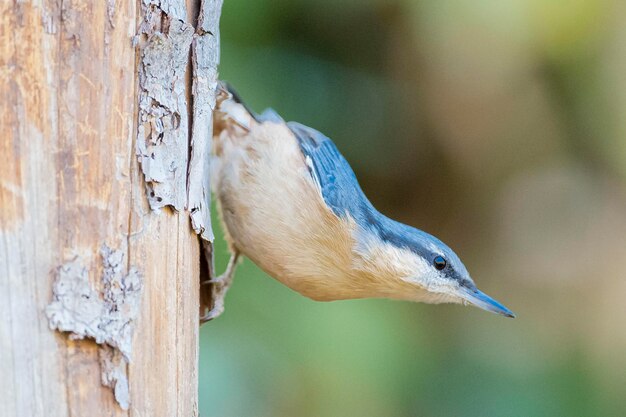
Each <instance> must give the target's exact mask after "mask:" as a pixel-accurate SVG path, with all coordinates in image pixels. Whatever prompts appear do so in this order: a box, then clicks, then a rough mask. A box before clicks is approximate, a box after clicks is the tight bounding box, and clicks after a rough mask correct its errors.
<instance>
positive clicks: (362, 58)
mask: <svg viewBox="0 0 626 417" xmlns="http://www.w3.org/2000/svg"><path fill="white" fill-rule="evenodd" d="M625 16H626V3H625V2H623V1H617V0H616V1H610V0H588V1H585V0H570V1H565V0H545V1H542V0H491V1H487V0H476V1H450V0H428V1H427V0H421V1H418V0H415V1H411V0H255V1H249V0H226V1H225V3H224V8H223V15H222V24H221V28H222V63H221V66H220V73H221V78H223V79H226V80H228V81H230V82H231V83H232V84H234V85H235V86H236V87H237V89H238V90H239V92H240V94H241V95H242V96H243V97H244V98H245V99H246V100H247V101H248V103H249V104H250V105H251V107H252V108H254V109H256V110H258V111H260V110H262V109H264V108H265V107H273V108H274V109H276V110H277V111H278V112H279V113H280V114H281V115H283V116H284V117H285V118H286V119H287V120H298V121H300V122H302V123H305V124H308V125H311V126H313V127H316V128H317V129H319V130H321V131H322V132H324V133H326V134H327V135H328V136H330V137H331V138H333V139H334V140H335V142H336V143H337V145H338V147H339V149H340V150H341V151H342V152H343V153H344V155H345V156H346V158H347V159H348V160H349V161H350V162H351V164H352V166H353V168H354V169H355V171H356V173H357V176H358V177H359V179H360V182H361V184H362V187H363V189H364V190H365V192H366V194H367V195H368V196H369V197H370V199H371V200H372V202H373V203H374V204H375V205H376V206H377V207H378V208H379V209H380V211H382V212H383V213H385V214H387V215H389V216H390V217H393V218H396V219H398V220H401V221H403V222H406V223H409V224H411V225H414V226H417V227H419V228H422V229H424V230H426V231H428V232H430V233H433V234H435V235H437V236H438V237H440V238H441V239H442V240H444V241H445V242H447V243H448V244H449V245H450V246H451V247H452V248H453V249H455V250H456V252H457V253H459V255H460V256H461V258H462V259H463V260H464V261H465V264H466V266H467V267H468V269H469V271H470V272H471V273H472V275H473V277H474V279H475V281H476V282H477V283H478V284H479V286H480V287H481V288H482V289H483V290H484V291H485V292H487V293H488V294H490V295H493V296H494V297H496V298H497V299H499V300H501V301H502V302H504V303H505V304H506V305H507V306H508V307H510V308H511V309H512V310H514V311H515V312H516V313H517V314H518V318H517V319H515V320H510V319H505V318H502V317H498V316H495V315H491V314H488V313H486V312H482V311H479V310H477V309H473V308H470V307H462V306H458V305H440V306H428V305H419V304H411V303H403V302H394V301H388V300H361V301H342V302H334V303H316V302H313V301H310V300H308V299H306V298H304V297H302V296H300V295H298V294H296V293H294V292H292V291H291V290H289V289H287V288H285V287H283V286H281V285H280V284H278V283H277V282H275V281H274V280H273V279H271V278H269V277H267V276H266V275H265V274H264V273H263V272H261V271H260V270H259V269H258V268H257V267H256V266H254V265H253V264H251V263H250V262H249V261H246V262H244V264H243V266H242V267H241V268H240V269H239V271H238V274H237V277H236V279H235V283H234V285H233V287H232V289H231V291H230V293H229V294H228V298H227V310H226V313H225V314H224V315H223V316H222V317H221V318H219V319H218V320H216V321H214V322H212V323H210V324H207V325H205V326H203V327H202V331H201V332H202V339H201V357H200V410H201V413H202V415H203V416H205V417H208V416H217V417H249V416H250V417H282V416H285V417H295V416H298V417H327V416H330V417H343V416H346V417H348V416H350V417H355V416H359V417H369V416H372V417H374V416H376V417H381V416H477V417H478V416H480V417H483V416H550V417H554V416H568V417H572V416H624V415H626V301H625V300H624V298H625V295H626V279H625V278H626V276H625V274H626V191H625V187H624V186H625V180H626V19H625V18H624V17H625ZM217 232H218V267H219V269H220V270H221V269H222V268H223V267H224V265H225V263H226V260H227V254H226V250H225V245H224V244H223V242H221V241H219V239H221V231H219V230H218V231H217Z"/></svg>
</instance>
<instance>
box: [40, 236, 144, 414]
mask: <svg viewBox="0 0 626 417" xmlns="http://www.w3.org/2000/svg"><path fill="white" fill-rule="evenodd" d="M101 255H102V266H103V273H102V277H101V279H100V283H101V286H102V292H100V291H97V290H96V289H94V288H93V287H92V286H91V284H90V282H89V274H88V271H87V269H86V268H85V267H83V266H82V265H81V264H80V263H79V262H78V261H77V260H73V261H71V262H68V263H66V264H64V265H62V266H61V267H60V268H59V269H58V271H57V277H56V280H55V282H54V286H53V288H52V292H53V301H52V302H51V303H50V304H49V305H48V307H47V308H46V315H47V317H48V323H49V325H50V328H51V329H52V330H55V329H56V330H59V331H61V332H69V337H70V339H84V338H90V339H93V340H94V341H95V342H96V343H98V344H100V345H103V346H101V347H100V357H101V371H102V376H101V378H102V382H103V384H104V385H106V386H109V387H112V388H114V393H115V398H116V400H117V401H118V403H119V404H120V406H121V407H122V408H124V409H128V405H129V395H128V378H127V375H126V367H127V364H128V362H130V360H131V354H132V335H133V329H134V321H135V319H136V318H137V316H138V315H139V304H140V301H141V293H142V277H141V274H139V272H138V271H137V270H136V269H135V268H130V270H129V271H128V273H124V270H125V263H124V253H123V252H122V251H120V250H113V249H111V248H109V247H108V246H106V245H105V246H103V247H102V249H101Z"/></svg>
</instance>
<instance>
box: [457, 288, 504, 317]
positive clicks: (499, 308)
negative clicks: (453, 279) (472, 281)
mask: <svg viewBox="0 0 626 417" xmlns="http://www.w3.org/2000/svg"><path fill="white" fill-rule="evenodd" d="M459 296H460V297H461V298H462V299H464V300H465V301H467V302H468V303H470V304H472V305H474V306H476V307H478V308H482V309H483V310H487V311H489V312H491V313H496V314H500V315H502V316H505V317H511V318H515V314H514V313H513V312H512V311H511V310H509V309H508V308H506V307H505V306H503V305H502V304H500V303H499V302H498V301H496V300H494V299H493V298H491V297H489V296H488V295H487V294H485V293H484V292H482V291H481V290H479V289H478V288H467V287H460V288H459Z"/></svg>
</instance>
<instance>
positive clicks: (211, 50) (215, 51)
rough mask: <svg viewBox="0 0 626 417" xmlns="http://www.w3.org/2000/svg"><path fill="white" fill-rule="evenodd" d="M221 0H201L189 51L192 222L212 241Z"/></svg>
mask: <svg viewBox="0 0 626 417" xmlns="http://www.w3.org/2000/svg"><path fill="white" fill-rule="evenodd" d="M221 10H222V0H203V1H202V4H201V6H200V15H199V17H198V28H197V29H196V35H195V37H194V40H193V43H192V46H191V51H192V55H191V57H192V64H193V87H192V88H193V90H192V91H193V98H194V100H193V127H192V134H191V162H190V165H189V203H188V208H189V211H190V215H191V223H192V226H193V228H194V230H195V231H196V233H198V234H200V237H201V238H202V239H204V240H206V241H208V242H213V239H214V236H213V231H212V230H213V229H212V227H211V212H210V210H211V188H210V178H209V175H210V172H209V161H210V160H209V155H210V153H211V141H212V138H213V110H214V109H215V91H216V88H217V66H218V65H219V61H220V54H219V50H220V36H219V20H220V13H221Z"/></svg>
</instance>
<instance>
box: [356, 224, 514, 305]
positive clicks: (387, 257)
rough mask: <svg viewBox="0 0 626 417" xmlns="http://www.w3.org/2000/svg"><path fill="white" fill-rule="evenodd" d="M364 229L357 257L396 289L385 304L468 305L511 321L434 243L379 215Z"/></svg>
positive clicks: (443, 246) (456, 261) (439, 243)
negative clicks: (392, 301) (406, 301)
mask: <svg viewBox="0 0 626 417" xmlns="http://www.w3.org/2000/svg"><path fill="white" fill-rule="evenodd" d="M377 217H378V216H377ZM368 223H369V227H367V228H366V230H365V233H360V237H359V238H358V241H359V243H358V247H359V249H358V252H360V253H361V255H362V256H363V257H362V259H364V260H365V261H364V263H365V264H366V265H369V269H374V270H378V271H377V272H375V273H380V274H381V275H380V276H383V277H387V278H388V280H389V281H395V280H397V281H398V282H399V283H400V285H398V287H397V288H395V286H394V285H393V284H392V285H391V286H390V288H392V290H391V291H390V293H389V294H388V296H390V297H391V298H404V299H412V300H415V301H421V302H426V303H433V304H436V303H460V304H470V305H473V306H475V307H478V308H481V309H483V310H487V311H489V312H492V313H496V314H500V315H503V316H506V317H515V314H513V312H512V311H510V310H509V309H508V308H506V307H505V306H504V305H502V304H501V303H500V302H498V301H496V300H495V299H493V298H491V297H490V296H488V295H487V294H485V293H483V292H482V291H480V290H479V289H478V288H477V287H476V285H475V284H474V281H473V280H472V278H471V277H470V274H469V273H468V272H467V269H466V268H465V265H463V262H461V260H460V259H459V257H458V256H457V255H456V253H454V251H453V250H452V249H450V248H449V247H448V246H447V245H446V244H445V243H443V242H442V241H440V240H439V239H437V238H436V237H434V236H432V235H430V234H428V233H426V232H423V231H421V230H418V229H415V228H413V227H410V226H407V225H404V224H402V223H398V222H395V221H393V220H391V219H388V218H386V217H384V216H382V215H380V217H378V218H377V219H376V221H374V222H368ZM385 270H386V271H385ZM383 279H385V278H383ZM396 289H397V291H395V290H396Z"/></svg>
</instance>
